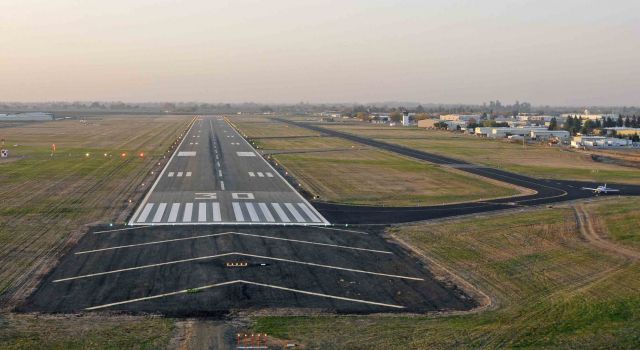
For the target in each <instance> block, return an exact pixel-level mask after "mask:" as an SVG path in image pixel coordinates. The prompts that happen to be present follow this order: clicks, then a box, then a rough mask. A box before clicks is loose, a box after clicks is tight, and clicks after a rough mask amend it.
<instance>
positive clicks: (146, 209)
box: [138, 203, 153, 222]
mask: <svg viewBox="0 0 640 350" xmlns="http://www.w3.org/2000/svg"><path fill="white" fill-rule="evenodd" d="M152 208H153V203H147V205H145V206H144V209H143V210H142V213H141V214H140V216H138V222H145V221H147V216H149V213H150V212H151V209H152Z"/></svg>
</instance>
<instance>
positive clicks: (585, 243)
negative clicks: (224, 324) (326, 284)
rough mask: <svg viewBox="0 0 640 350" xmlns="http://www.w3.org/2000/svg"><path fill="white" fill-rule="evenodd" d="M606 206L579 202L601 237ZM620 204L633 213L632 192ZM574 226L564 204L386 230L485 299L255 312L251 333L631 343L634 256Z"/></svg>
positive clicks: (359, 341) (333, 338)
mask: <svg viewBox="0 0 640 350" xmlns="http://www.w3.org/2000/svg"><path fill="white" fill-rule="evenodd" d="M610 205H611V200H607V199H605V200H594V201H593V202H591V203H589V204H588V205H587V206H586V207H587V208H588V209H587V210H588V212H589V214H590V216H591V218H592V219H595V220H600V222H602V223H603V225H602V226H601V227H600V230H604V232H600V234H601V235H603V236H607V235H609V234H610V232H613V231H615V230H616V226H615V223H614V224H613V225H612V224H611V222H609V221H608V220H605V219H604V218H602V217H600V216H599V215H598V212H601V211H602V210H608V208H609V207H610ZM620 207H622V209H619V210H621V211H628V213H634V214H635V217H636V218H637V217H638V214H639V213H638V209H637V199H636V198H632V199H628V201H627V202H626V203H625V204H622V205H620ZM622 215H629V217H630V216H631V214H622ZM578 222H579V221H578V220H577V218H576V213H575V211H574V209H573V208H572V206H571V205H564V206H559V207H555V208H552V209H535V210H526V211H521V212H519V213H518V215H514V213H513V212H512V213H501V214H493V215H487V216H478V217H474V218H467V219H453V220H441V221H438V222H431V223H423V224H412V225H405V226H398V227H395V228H392V229H391V230H390V234H392V235H393V236H394V237H396V238H397V239H399V240H401V241H403V242H405V243H406V244H407V246H411V247H413V248H414V249H415V251H416V252H417V253H418V254H420V255H422V256H423V257H424V258H425V260H426V261H428V262H429V263H430V264H431V266H432V270H433V271H446V272H448V273H452V274H454V275H456V276H458V277H460V278H461V279H464V280H466V281H468V282H469V284H470V285H472V286H474V287H475V288H477V290H478V291H480V292H482V293H484V294H485V295H486V296H487V298H488V300H489V302H488V303H486V304H485V306H484V307H483V308H481V309H480V310H476V312H471V313H460V314H451V315H447V316H438V317H433V316H412V317H388V316H367V317H363V316H360V317H342V316H309V317H275V316H274V317H259V318H257V319H256V320H255V322H256V323H255V326H254V328H253V331H255V332H266V333H268V334H271V335H273V336H274V337H280V338H282V339H294V340H295V341H296V342H299V343H302V344H304V345H305V346H306V347H307V348H312V349H327V348H346V349H407V348H412V349H451V348H486V349H493V348H547V349H548V348H577V347H579V348H586V349H597V348H616V349H634V348H638V346H639V345H640V337H639V336H638V334H640V318H639V316H638V315H640V262H639V261H638V260H637V259H633V258H630V257H628V256H625V255H620V254H618V253H616V252H615V251H611V250H609V249H602V247H601V246H599V245H594V244H593V243H592V242H591V241H590V240H588V239H587V238H585V237H584V236H583V233H582V232H583V231H582V229H581V227H580V226H579V225H578ZM618 243H619V244H622V245H624V244H626V243H624V242H622V241H618ZM625 247H626V248H630V249H635V248H631V247H630V246H626V245H625ZM636 251H638V250H636Z"/></svg>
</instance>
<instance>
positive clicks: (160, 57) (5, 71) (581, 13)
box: [0, 0, 640, 105]
mask: <svg viewBox="0 0 640 350" xmlns="http://www.w3.org/2000/svg"><path fill="white" fill-rule="evenodd" d="M496 98H498V99H500V100H501V101H504V102H513V101H515V100H516V99H519V100H520V101H531V102H532V103H534V104H557V105H567V104H571V105H596V104H601V105H604V104H609V105H612V104H626V105H631V104H635V105H640V1H639V0H608V1H604V0H481V1H480V0H421V1H412V0H406V1H402V0H396V1H391V0H389V1H387V0H362V1H360V0H340V1H330V0H325V1H316V0H270V1H265V0H260V1H258V0H252V1H248V0H230V1H223V0H183V1H175V0H174V1H170V0H128V1H124V0H109V1H106V0H2V1H0V100H3V101H40V100H85V101H89V100H122V101H165V100H173V101H203V102H241V101H255V102H299V101H309V102H352V101H355V102H374V101H390V100H401V101H418V102H444V103H457V102H462V103H481V102H483V101H489V100H493V99H496Z"/></svg>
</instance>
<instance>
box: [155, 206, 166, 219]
mask: <svg viewBox="0 0 640 350" xmlns="http://www.w3.org/2000/svg"><path fill="white" fill-rule="evenodd" d="M165 209H167V203H160V204H159V205H158V209H157V210H156V215H154V216H153V222H160V221H162V215H164V210H165Z"/></svg>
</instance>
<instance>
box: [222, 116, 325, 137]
mask: <svg viewBox="0 0 640 350" xmlns="http://www.w3.org/2000/svg"><path fill="white" fill-rule="evenodd" d="M230 121H231V122H232V123H233V124H235V125H236V127H238V128H239V129H240V130H242V132H243V133H244V134H245V135H247V136H248V137H250V138H252V139H255V138H262V137H292V136H294V137H295V136H318V135H319V133H317V132H314V131H310V130H307V129H303V128H298V127H295V126H293V125H287V124H284V123H280V122H278V121H275V120H271V119H268V118H265V117H248V116H247V117H232V118H230Z"/></svg>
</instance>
